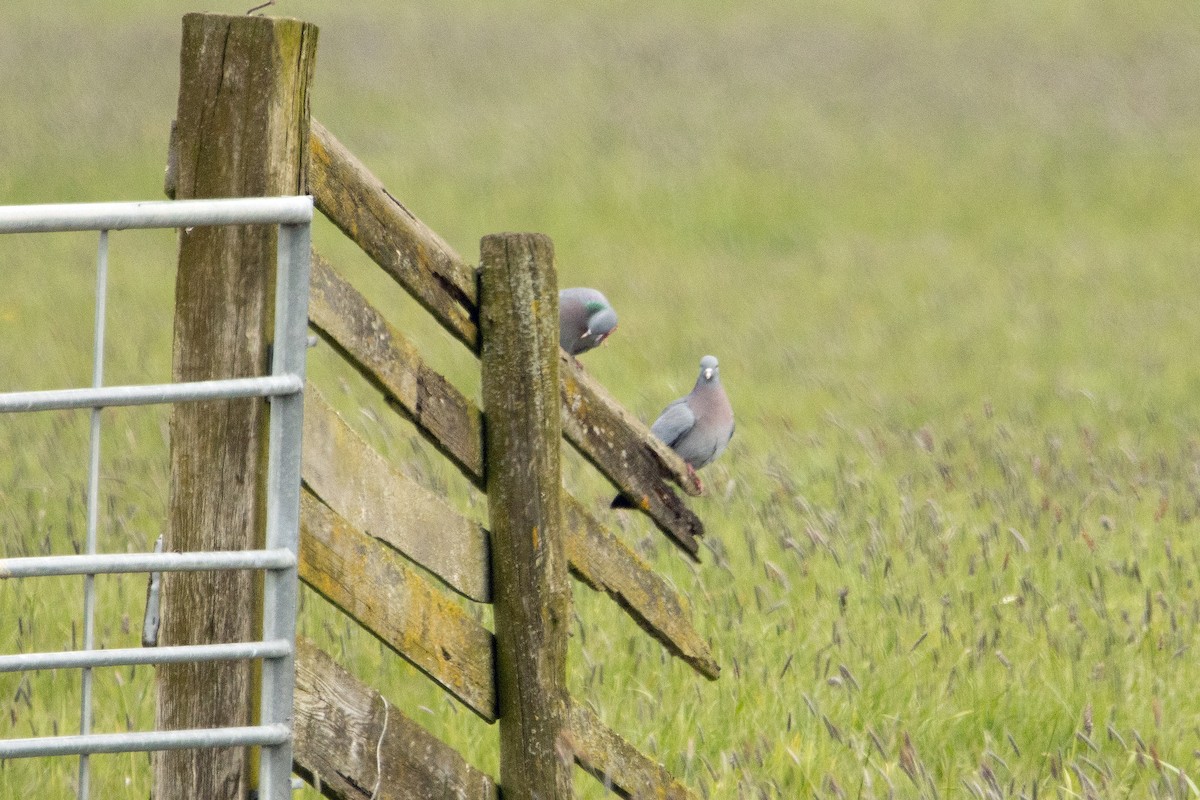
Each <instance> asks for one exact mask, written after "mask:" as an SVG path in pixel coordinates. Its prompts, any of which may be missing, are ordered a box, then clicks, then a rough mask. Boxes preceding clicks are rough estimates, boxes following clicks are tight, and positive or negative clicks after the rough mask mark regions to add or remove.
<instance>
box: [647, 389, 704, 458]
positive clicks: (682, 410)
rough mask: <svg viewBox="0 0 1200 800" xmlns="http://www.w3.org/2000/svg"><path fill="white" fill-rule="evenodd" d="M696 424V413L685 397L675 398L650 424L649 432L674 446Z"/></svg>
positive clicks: (668, 444)
mask: <svg viewBox="0 0 1200 800" xmlns="http://www.w3.org/2000/svg"><path fill="white" fill-rule="evenodd" d="M695 425H696V415H695V414H694V413H692V409H691V408H690V407H689V406H688V404H687V398H686V397H684V398H682V399H680V400H676V401H675V402H674V403H671V405H669V406H667V407H666V408H665V409H663V412H662V414H660V415H659V416H658V419H656V420H655V421H654V424H653V425H651V426H650V432H651V433H653V434H654V435H655V436H657V437H658V438H659V439H662V440H663V441H664V442H666V444H667V446H669V447H674V446H675V445H676V443H678V442H679V440H680V439H682V438H683V437H684V436H686V435H687V433H688V431H690V430H691V429H692V428H693V427H695Z"/></svg>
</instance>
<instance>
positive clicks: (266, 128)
mask: <svg viewBox="0 0 1200 800" xmlns="http://www.w3.org/2000/svg"><path fill="white" fill-rule="evenodd" d="M316 42H317V29H316V28H315V27H314V26H312V25H310V24H307V23H302V22H299V21H297V20H286V19H271V18H266V17H248V16H219V15H209V14H188V15H187V16H185V17H184V21H183V45H182V51H181V57H180V80H179V108H178V118H177V143H176V151H175V153H176V161H175V165H176V168H177V174H176V176H175V196H176V197H177V198H180V199H186V198H214V197H261V196H275V195H295V194H303V193H304V192H305V188H306V185H307V179H306V169H307V156H308V131H309V103H308V87H309V83H310V82H311V79H312V72H313V65H314V63H315V58H316ZM275 260H276V231H275V228H274V226H237V227H221V228H195V229H191V230H185V231H182V232H181V233H180V238H179V268H178V274H177V279H176V297H175V344H174V357H173V369H172V372H173V378H174V380H176V381H196V380H205V379H210V378H227V377H243V376H249V375H262V374H266V373H267V372H268V371H269V367H268V352H269V347H270V337H271V330H272V324H273V312H274V301H273V297H274V282H275ZM267 413H268V405H267V403H266V402H264V401H262V400H232V401H213V402H205V403H192V404H179V405H176V406H175V407H174V410H173V413H172V417H171V497H170V511H169V513H170V525H169V528H168V531H167V533H166V539H165V549H166V550H168V551H189V550H244V549H253V548H257V547H262V544H263V536H264V519H265V506H264V502H263V501H264V484H265V479H266V469H265V464H266V449H267V427H266V426H267ZM254 578H255V576H254V575H252V574H251V573H248V572H200V573H167V574H166V575H164V577H163V585H162V629H161V632H160V637H159V642H160V644H163V645H173V644H192V643H195V644H202V643H210V642H232V641H249V640H251V639H253V638H255V637H256V636H258V635H260V634H259V630H260V629H261V624H262V620H261V619H258V615H259V613H260V612H258V611H255V609H261V607H262V605H261V600H260V598H259V597H258V594H257V591H256V583H255V580H254ZM254 693H255V692H254V688H253V673H252V670H251V665H250V664H248V663H246V662H216V663H201V664H178V665H164V666H161V667H159V668H158V707H157V722H158V727H159V728H160V729H173V728H205V727H212V726H215V725H246V724H248V723H249V721H250V719H251V716H252V712H251V708H252V695H253V694H254ZM249 763H250V762H249V760H248V758H247V753H246V751H245V749H243V748H231V749H224V750H177V751H166V752H162V753H159V754H157V756H156V758H155V762H154V797H155V798H156V800H170V799H171V798H201V797H203V798H210V797H211V798H218V797H219V798H243V797H246V795H247V790H248V789H249V787H250V785H251V783H252V781H251V777H250V775H249V770H248V764H249Z"/></svg>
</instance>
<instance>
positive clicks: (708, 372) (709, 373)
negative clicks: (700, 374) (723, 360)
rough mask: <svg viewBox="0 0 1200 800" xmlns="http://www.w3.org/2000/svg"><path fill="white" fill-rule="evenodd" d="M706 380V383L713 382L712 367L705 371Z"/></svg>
mask: <svg viewBox="0 0 1200 800" xmlns="http://www.w3.org/2000/svg"><path fill="white" fill-rule="evenodd" d="M704 380H706V381H711V380H712V367H709V368H708V369H706V370H704Z"/></svg>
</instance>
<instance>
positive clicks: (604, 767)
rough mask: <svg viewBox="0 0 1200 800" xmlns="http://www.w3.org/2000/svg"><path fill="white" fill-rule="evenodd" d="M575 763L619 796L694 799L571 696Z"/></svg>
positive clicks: (688, 791)
mask: <svg viewBox="0 0 1200 800" xmlns="http://www.w3.org/2000/svg"><path fill="white" fill-rule="evenodd" d="M567 718H568V720H569V723H568V724H569V727H570V731H571V746H572V748H573V750H574V755H575V763H576V764H578V765H579V766H580V767H582V768H583V769H584V770H585V771H587V772H589V773H591V774H592V775H593V776H594V777H595V778H596V780H598V781H600V782H601V783H603V784H604V785H605V786H609V787H611V788H612V789H613V790H614V791H616V793H617V794H618V795H620V796H621V797H631V798H639V800H640V798H644V797H655V798H662V800H697V797H696V795H695V794H694V793H693V792H692V790H691V789H688V788H687V787H686V786H684V785H683V784H681V783H680V782H679V781H677V780H675V778H674V777H673V776H672V775H671V773H670V772H667V769H666V767H664V766H663V765H662V764H659V763H657V762H656V761H653V760H652V759H650V758H649V757H648V756H646V755H644V754H643V753H642V752H641V751H640V750H638V749H637V748H636V747H634V746H633V745H631V744H630V743H629V742H627V741H625V740H624V739H622V738H621V737H620V736H618V735H617V734H616V733H615V732H614V731H613V730H612V729H611V728H609V727H608V726H607V725H605V724H604V723H603V722H601V721H600V718H599V717H598V716H596V712H594V711H592V709H590V708H588V707H587V706H586V705H584V704H583V703H580V702H579V701H578V700H576V699H575V698H571V701H570V703H569V707H568V709H567Z"/></svg>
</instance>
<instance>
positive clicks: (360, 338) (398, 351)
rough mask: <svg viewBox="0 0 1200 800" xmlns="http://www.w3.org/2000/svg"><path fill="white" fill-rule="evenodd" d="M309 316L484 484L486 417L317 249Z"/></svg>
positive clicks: (428, 435) (434, 440) (434, 441)
mask: <svg viewBox="0 0 1200 800" xmlns="http://www.w3.org/2000/svg"><path fill="white" fill-rule="evenodd" d="M309 317H310V318H311V320H312V324H313V325H314V326H316V328H317V329H318V330H319V331H320V332H321V334H322V335H323V336H324V337H325V339H326V340H327V341H328V342H329V343H330V344H332V345H333V346H334V348H335V349H337V350H338V351H339V352H341V353H342V354H343V355H344V356H345V357H346V358H347V359H348V360H349V361H350V362H351V363H352V364H354V366H355V367H356V368H357V369H358V370H359V371H360V372H361V373H362V374H363V376H364V377H366V378H367V380H369V381H371V382H372V383H373V384H375V386H377V387H378V388H379V389H380V390H381V391H382V392H383V393H384V395H385V396H386V397H387V398H388V400H389V401H390V402H391V403H392V405H393V406H395V407H396V408H397V409H399V410H400V412H401V413H403V414H404V416H406V417H407V418H408V419H410V420H412V422H413V423H414V424H415V425H416V426H417V428H418V429H419V430H420V431H421V432H422V434H424V435H425V436H426V438H428V439H429V441H430V442H431V443H432V444H433V445H434V446H435V447H437V448H438V449H439V450H440V451H441V452H443V453H444V454H446V455H447V456H448V457H449V458H450V460H451V461H453V462H454V463H455V464H456V465H457V466H458V467H459V469H461V470H462V471H463V472H464V474H466V475H467V477H468V478H470V479H471V481H472V482H474V483H475V484H476V485H477V486H480V487H482V485H483V415H482V414H481V413H480V411H479V408H478V406H476V405H475V404H474V403H473V402H471V401H470V400H468V399H467V398H466V397H465V396H464V395H463V394H462V392H460V391H458V389H456V388H455V387H454V385H453V384H452V383H450V382H449V381H447V380H446V379H445V378H444V377H442V376H441V375H440V374H438V373H437V372H436V371H435V370H433V369H432V368H430V367H429V365H428V364H426V363H425V361H424V360H423V359H422V358H421V354H420V353H419V352H418V351H417V348H416V347H415V346H414V345H413V344H412V343H411V342H409V341H408V339H407V338H405V336H404V334H402V333H400V331H398V330H396V328H395V327H393V326H392V325H391V324H390V323H389V322H388V321H387V320H385V319H384V318H383V315H382V314H380V313H379V312H378V311H377V310H376V309H375V308H374V307H372V306H371V304H370V303H369V302H367V299H366V298H365V297H363V296H362V295H361V294H360V293H359V292H358V291H357V290H356V289H355V288H354V287H353V286H351V285H350V284H349V283H347V282H346V280H345V279H344V278H343V277H342V276H341V275H339V274H338V273H337V271H336V270H334V269H333V267H331V266H330V265H329V262H327V261H326V260H325V259H323V258H321V257H320V256H319V255H317V254H316V253H313V263H312V288H311V290H310V298H309Z"/></svg>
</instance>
